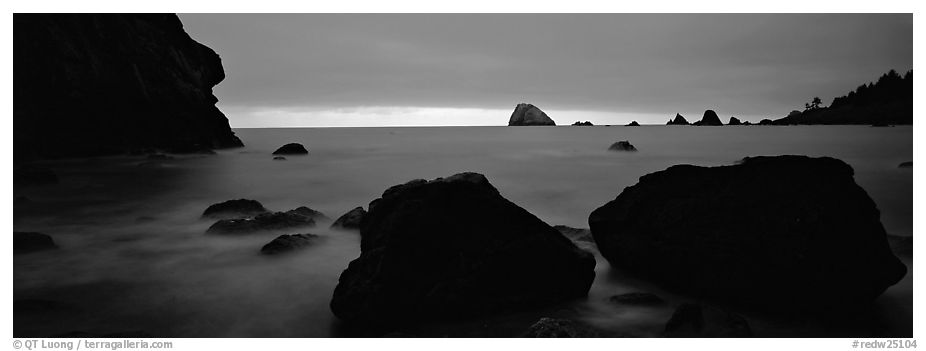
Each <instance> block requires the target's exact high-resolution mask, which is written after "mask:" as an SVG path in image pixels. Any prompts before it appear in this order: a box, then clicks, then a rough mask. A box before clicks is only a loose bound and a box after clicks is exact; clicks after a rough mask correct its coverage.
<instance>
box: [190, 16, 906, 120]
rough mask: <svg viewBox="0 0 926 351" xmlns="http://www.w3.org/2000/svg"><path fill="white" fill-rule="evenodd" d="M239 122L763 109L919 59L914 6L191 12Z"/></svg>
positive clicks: (746, 114) (780, 111) (844, 87)
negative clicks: (752, 10) (884, 9)
mask: <svg viewBox="0 0 926 351" xmlns="http://www.w3.org/2000/svg"><path fill="white" fill-rule="evenodd" d="M180 18H181V20H182V21H183V23H184V27H185V28H186V31H187V32H188V33H190V35H191V36H192V37H193V38H194V39H196V40H197V41H199V42H201V43H203V44H205V45H207V46H209V47H211V48H212V49H214V50H215V51H216V52H218V53H219V55H220V56H221V57H222V63H223V65H224V67H225V72H226V75H227V78H226V80H225V81H223V82H222V83H221V84H219V85H218V86H217V87H216V89H215V91H216V95H217V96H218V98H219V107H220V108H221V109H222V110H223V111H224V112H225V113H226V115H228V117H229V120H230V121H231V124H232V126H233V127H275V126H358V125H369V126H378V125H504V124H507V122H508V117H509V115H510V113H511V111H512V110H513V109H514V106H515V105H516V104H517V103H519V102H530V103H533V104H535V105H537V106H538V107H540V108H541V109H543V110H544V111H546V112H547V113H548V114H549V115H550V117H552V118H553V119H554V120H556V122H557V123H558V124H569V123H572V122H574V121H575V120H577V119H582V120H586V119H587V120H592V121H593V122H596V123H597V124H606V123H612V124H624V123H627V122H629V121H630V120H631V119H636V120H639V121H640V123H665V122H666V121H667V120H668V119H669V118H671V117H673V116H674V115H675V113H676V112H680V113H682V114H683V115H685V116H686V117H687V118H688V119H689V120H690V121H694V120H697V119H700V116H701V114H702V113H703V112H704V110H705V109H714V110H715V111H717V113H718V114H719V115H720V116H721V119H723V120H724V122H726V120H727V119H728V118H729V117H730V116H737V117H742V118H745V119H748V120H752V121H754V122H755V121H758V120H759V119H761V118H778V117H782V116H784V115H786V114H787V113H788V112H789V111H790V110H792V109H798V108H801V107H802V106H803V104H804V102H807V101H809V100H810V99H811V98H813V97H814V96H820V97H821V98H822V99H823V101H824V102H825V103H827V104H828V103H829V102H830V101H832V98H833V97H835V96H839V95H843V94H845V93H847V92H848V91H849V90H852V89H854V88H855V87H856V86H858V85H860V84H862V83H866V82H869V81H872V80H875V79H877V78H878V76H880V75H881V74H882V73H884V72H887V71H888V70H890V69H892V68H893V69H896V70H898V71H906V70H908V69H911V68H912V60H913V16H912V15H911V14H899V15H895V14H767V15H747V14H650V15H642V14H439V15H437V14H182V15H180Z"/></svg>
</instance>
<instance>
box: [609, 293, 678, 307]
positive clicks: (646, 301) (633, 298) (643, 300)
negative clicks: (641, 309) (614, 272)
mask: <svg viewBox="0 0 926 351" xmlns="http://www.w3.org/2000/svg"><path fill="white" fill-rule="evenodd" d="M608 301H611V302H613V303H618V304H622V305H635V306H657V305H662V304H665V303H666V301H665V300H663V299H662V298H661V297H659V296H656V294H652V293H646V292H632V293H626V294H620V295H614V296H611V298H609V299H608Z"/></svg>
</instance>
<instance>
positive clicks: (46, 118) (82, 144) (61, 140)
mask: <svg viewBox="0 0 926 351" xmlns="http://www.w3.org/2000/svg"><path fill="white" fill-rule="evenodd" d="M13 29H14V32H15V35H13V50H12V52H13V65H14V66H16V70H14V72H13V84H12V86H13V94H12V96H13V106H15V111H14V113H12V118H13V123H12V125H13V126H14V133H13V134H14V141H13V144H14V146H13V150H14V158H15V159H16V160H22V159H29V158H43V157H70V156H90V155H99V154H119V153H123V152H125V151H128V150H135V149H143V148H159V149H170V148H175V147H176V148H185V147H193V146H198V147H204V148H220V147H235V146H242V143H241V140H239V139H238V138H237V137H235V133H234V132H232V130H231V128H230V127H229V125H228V119H227V118H226V117H225V115H223V114H222V112H221V111H219V109H218V108H216V106H215V104H216V102H217V101H218V100H217V99H216V97H215V95H214V94H213V92H212V87H214V86H215V85H216V84H219V82H221V81H222V80H223V79H225V72H224V70H223V68H222V62H221V59H220V58H219V55H217V54H216V53H215V52H214V51H212V49H209V48H208V47H206V46H204V45H202V44H200V43H198V42H196V41H195V40H193V39H192V38H190V36H189V34H187V33H186V32H185V31H184V30H183V24H182V23H181V22H180V19H179V18H178V17H177V16H176V15H174V14H154V13H146V14H115V13H113V14H90V13H81V14H51V13H43V14H38V13H17V14H16V15H15V16H13Z"/></svg>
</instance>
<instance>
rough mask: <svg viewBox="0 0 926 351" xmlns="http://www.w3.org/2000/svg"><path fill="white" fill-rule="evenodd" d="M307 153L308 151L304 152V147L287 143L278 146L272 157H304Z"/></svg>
mask: <svg viewBox="0 0 926 351" xmlns="http://www.w3.org/2000/svg"><path fill="white" fill-rule="evenodd" d="M308 153H309V150H306V149H305V146H302V144H299V143H289V144H286V145H283V146H280V148H279V149H277V150H276V151H274V152H273V154H274V155H305V154H308Z"/></svg>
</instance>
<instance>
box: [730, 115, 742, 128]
mask: <svg viewBox="0 0 926 351" xmlns="http://www.w3.org/2000/svg"><path fill="white" fill-rule="evenodd" d="M727 125H728V126H739V125H743V122H740V119H739V118H736V117H730V123H727Z"/></svg>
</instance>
